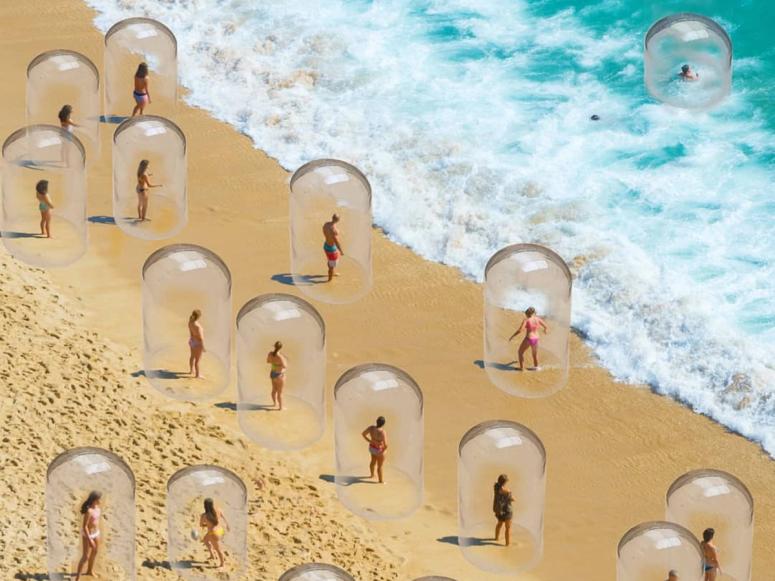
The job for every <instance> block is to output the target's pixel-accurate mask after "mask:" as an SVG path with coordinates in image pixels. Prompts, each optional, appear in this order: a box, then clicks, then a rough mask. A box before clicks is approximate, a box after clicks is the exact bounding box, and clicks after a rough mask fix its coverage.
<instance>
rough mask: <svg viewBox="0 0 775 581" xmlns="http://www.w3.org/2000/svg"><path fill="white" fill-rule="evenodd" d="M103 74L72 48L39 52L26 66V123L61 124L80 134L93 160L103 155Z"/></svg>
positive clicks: (68, 129) (90, 159)
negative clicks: (101, 127) (101, 138)
mask: <svg viewBox="0 0 775 581" xmlns="http://www.w3.org/2000/svg"><path fill="white" fill-rule="evenodd" d="M100 108H101V104H100V74H99V72H98V71H97V67H96V66H94V63H93V62H92V61H90V60H89V59H88V58H86V57H85V56H84V55H82V54H80V53H77V52H73V51H71V50H50V51H48V52H44V53H43V54H39V55H38V56H36V57H35V58H34V59H32V61H31V62H30V64H29V66H28V67H27V124H28V125H35V124H46V125H59V126H61V127H62V128H63V129H65V130H66V131H69V132H71V133H73V134H75V135H77V136H78V138H79V139H80V140H81V142H82V143H83V144H84V146H85V147H86V151H87V153H88V155H87V158H88V159H89V162H90V163H91V162H92V161H93V160H95V159H99V156H100Z"/></svg>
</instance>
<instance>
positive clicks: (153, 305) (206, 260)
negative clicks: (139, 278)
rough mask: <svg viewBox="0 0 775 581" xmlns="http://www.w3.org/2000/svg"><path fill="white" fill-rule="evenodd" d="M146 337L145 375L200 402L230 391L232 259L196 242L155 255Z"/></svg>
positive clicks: (148, 274)
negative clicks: (228, 261) (224, 258)
mask: <svg viewBox="0 0 775 581" xmlns="http://www.w3.org/2000/svg"><path fill="white" fill-rule="evenodd" d="M197 331H198V334H200V335H202V337H203V339H204V340H203V341H202V340H201V338H196V337H195V334H197ZM143 337H144V341H143V347H144V353H143V360H144V364H145V376H146V378H147V379H148V381H149V382H150V383H151V385H153V386H154V387H155V388H156V389H158V390H159V391H161V392H162V393H164V394H166V395H168V396H169V397H172V398H175V399H185V400H191V401H195V400H202V399H208V398H211V397H214V396H216V395H218V394H219V393H221V392H222V391H223V390H225V389H226V387H227V386H228V385H229V374H230V361H231V274H230V273H229V269H228V268H227V267H226V264H224V262H223V261H222V260H221V259H220V258H219V257H218V256H217V255H215V254H214V253H213V252H211V251H210V250H208V249H207V248H202V247H201V246H195V245H193V244H173V245H170V246H165V247H163V248H160V249H159V250H157V251H156V252H154V253H153V254H151V255H150V256H149V257H148V259H147V260H146V261H145V264H144V265H143ZM197 366H198V367H199V377H196V375H197V373H196V370H197Z"/></svg>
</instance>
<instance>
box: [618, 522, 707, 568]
mask: <svg viewBox="0 0 775 581" xmlns="http://www.w3.org/2000/svg"><path fill="white" fill-rule="evenodd" d="M670 571H675V572H676V573H678V577H679V579H680V581H701V580H702V578H703V572H702V550H701V549H700V544H699V543H698V542H697V539H695V538H694V535H692V533H691V532H689V531H688V530H687V529H685V528H684V527H682V526H680V525H677V524H674V523H670V522H664V521H657V522H647V523H643V524H639V525H638V526H635V527H633V528H631V529H630V530H629V531H627V532H626V533H625V534H624V536H623V537H622V540H621V541H619V548H618V549H617V564H616V581H655V580H656V581H664V580H665V579H668V578H669V574H670ZM671 581H672V580H671Z"/></svg>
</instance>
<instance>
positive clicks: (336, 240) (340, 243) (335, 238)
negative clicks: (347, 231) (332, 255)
mask: <svg viewBox="0 0 775 581" xmlns="http://www.w3.org/2000/svg"><path fill="white" fill-rule="evenodd" d="M334 244H336V247H337V248H338V249H339V252H340V253H341V254H342V256H344V249H343V248H342V241H341V240H339V232H334Z"/></svg>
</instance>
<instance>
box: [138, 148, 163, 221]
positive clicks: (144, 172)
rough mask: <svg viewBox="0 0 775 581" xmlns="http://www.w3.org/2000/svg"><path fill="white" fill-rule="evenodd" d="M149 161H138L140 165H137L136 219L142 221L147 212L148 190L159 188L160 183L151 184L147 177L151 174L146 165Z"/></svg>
mask: <svg viewBox="0 0 775 581" xmlns="http://www.w3.org/2000/svg"><path fill="white" fill-rule="evenodd" d="M150 163H151V162H150V161H148V160H147V159H143V160H142V161H140V165H138V166H137V187H136V188H135V191H136V192H137V219H138V220H140V221H141V222H142V221H145V220H146V217H145V216H146V214H147V213H148V190H149V189H150V188H160V187H161V184H156V185H154V184H152V183H151V181H150V180H149V179H148V178H150V177H151V176H152V175H153V174H152V173H150V172H149V171H148V165H149V164H150Z"/></svg>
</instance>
